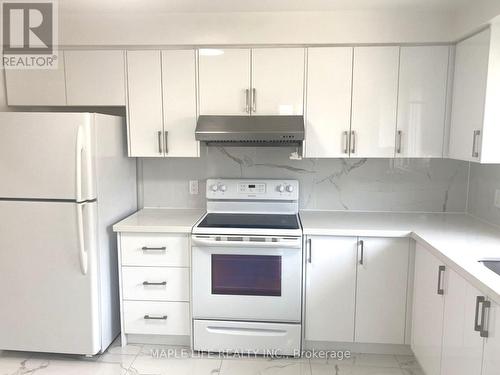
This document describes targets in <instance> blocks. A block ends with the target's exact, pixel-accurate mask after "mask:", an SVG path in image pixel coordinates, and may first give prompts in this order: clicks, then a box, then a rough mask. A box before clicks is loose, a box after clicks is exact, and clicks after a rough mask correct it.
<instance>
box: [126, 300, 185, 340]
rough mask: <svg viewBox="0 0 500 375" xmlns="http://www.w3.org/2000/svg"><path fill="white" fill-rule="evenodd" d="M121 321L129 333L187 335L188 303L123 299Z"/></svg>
mask: <svg viewBox="0 0 500 375" xmlns="http://www.w3.org/2000/svg"><path fill="white" fill-rule="evenodd" d="M155 318H156V319H155ZM123 322H124V327H125V333H129V334H138V335H189V334H190V329H189V327H190V319H189V303H188V302H142V301H124V302H123Z"/></svg>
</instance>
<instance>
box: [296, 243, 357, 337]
mask: <svg viewBox="0 0 500 375" xmlns="http://www.w3.org/2000/svg"><path fill="white" fill-rule="evenodd" d="M309 240H310V243H309V244H310V248H308V250H309V252H310V253H309V255H308V260H307V266H306V301H305V304H306V315H305V320H306V323H305V338H306V340H310V341H340V342H352V341H353V338H354V309H355V293H356V238H355V237H320V236H314V237H310V239H309Z"/></svg>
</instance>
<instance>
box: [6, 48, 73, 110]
mask: <svg viewBox="0 0 500 375" xmlns="http://www.w3.org/2000/svg"><path fill="white" fill-rule="evenodd" d="M5 86H6V90H7V104H8V105H32V106H36V105H48V106H50V105H54V106H60V105H61V106H62V105H66V83H65V78H64V52H63V51H59V56H58V64H57V69H5Z"/></svg>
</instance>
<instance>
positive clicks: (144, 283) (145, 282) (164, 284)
mask: <svg viewBox="0 0 500 375" xmlns="http://www.w3.org/2000/svg"><path fill="white" fill-rule="evenodd" d="M142 285H144V286H153V285H155V286H166V285H167V282H166V281H162V282H161V283H153V282H151V281H144V282H143V283H142Z"/></svg>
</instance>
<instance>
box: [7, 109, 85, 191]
mask: <svg viewBox="0 0 500 375" xmlns="http://www.w3.org/2000/svg"><path fill="white" fill-rule="evenodd" d="M93 118H94V115H93V114H89V113H21V112H3V113H0V180H1V181H2V183H1V184H0V198H24V199H66V200H78V201H85V200H90V199H94V198H95V188H94V180H95V179H94V177H93V173H92V171H93V170H94V168H93V159H94V158H93V141H92V140H93V127H94V124H93Z"/></svg>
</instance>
